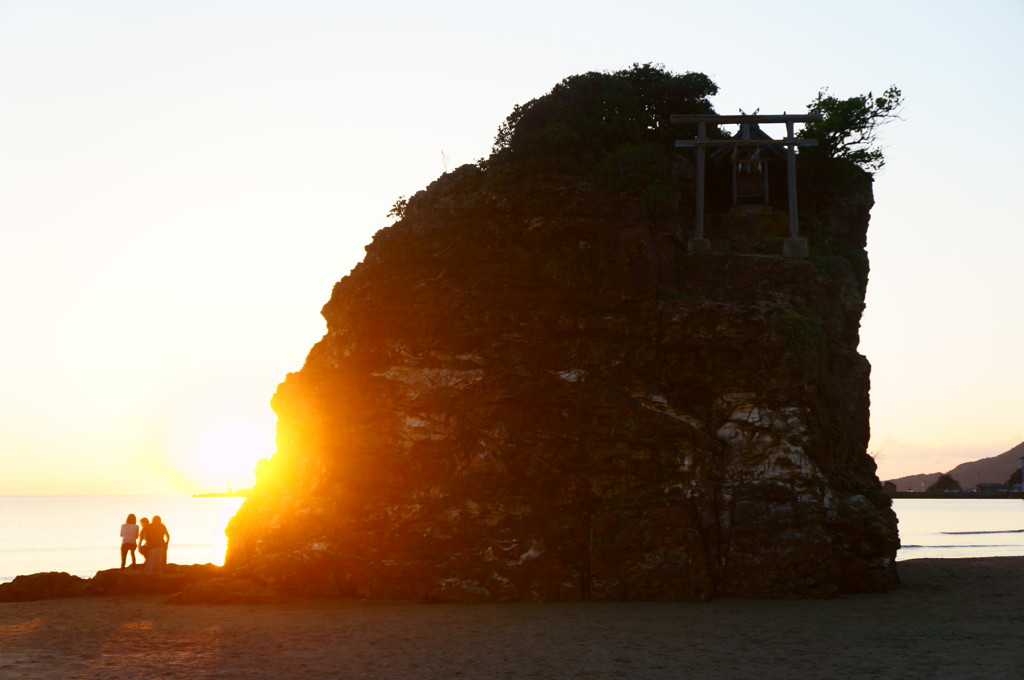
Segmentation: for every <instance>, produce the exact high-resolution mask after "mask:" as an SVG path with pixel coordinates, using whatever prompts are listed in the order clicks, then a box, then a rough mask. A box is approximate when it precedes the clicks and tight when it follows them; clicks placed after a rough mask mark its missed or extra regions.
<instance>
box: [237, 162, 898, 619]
mask: <svg viewBox="0 0 1024 680" xmlns="http://www.w3.org/2000/svg"><path fill="white" fill-rule="evenodd" d="M685 165H686V164H685V161H677V162H676V164H675V166H674V169H673V174H672V177H673V178H674V179H673V180H672V181H673V182H675V183H676V185H675V186H676V188H677V190H678V191H677V198H678V196H680V195H681V196H683V197H684V198H685V196H687V195H689V194H688V192H691V191H692V185H690V184H687V180H686V179H685V177H686V176H687V175H688V173H687V172H685V171H683V172H680V171H679V168H680V167H682V168H683V169H684V170H685ZM844 182H845V184H844V187H843V189H842V191H840V192H838V193H836V194H835V195H833V196H829V197H821V196H818V197H815V203H816V204H820V206H821V207H820V209H819V210H818V212H817V213H816V215H815V217H814V218H813V220H812V219H811V218H809V217H808V218H807V222H808V225H809V226H808V234H809V235H810V236H811V238H812V243H811V248H812V257H811V258H809V259H803V260H799V259H786V258H783V257H781V256H778V255H775V254H764V253H768V252H773V253H778V252H780V247H779V241H778V239H777V238H775V237H774V236H771V235H770V234H769V235H765V234H762V235H761V236H758V237H756V238H753V237H751V236H750V233H752V232H750V230H749V229H748V230H747V234H746V235H745V236H744V237H743V239H741V240H739V241H737V243H742V248H732V249H727V246H728V243H727V236H728V234H727V231H728V229H729V224H730V220H732V221H733V222H737V221H739V222H744V221H747V222H749V219H751V218H750V217H749V216H739V217H736V216H734V217H733V218H723V219H722V220H720V221H717V222H716V221H712V223H711V225H710V227H709V228H710V229H711V230H712V232H714V230H715V229H719V230H720V233H718V235H716V234H715V233H713V234H712V235H713V237H714V238H716V239H719V237H721V238H720V240H716V242H715V246H716V247H715V250H714V251H712V252H709V253H699V254H688V253H687V251H686V239H685V237H683V232H684V230H685V222H686V215H689V212H688V211H683V212H680V213H678V214H675V215H674V216H673V215H671V214H669V213H671V211H668V213H666V211H664V210H662V211H660V212H659V211H658V210H652V209H650V205H649V204H648V203H645V202H644V200H643V199H641V198H636V197H634V196H631V195H629V193H628V192H619V193H617V192H614V191H607V190H605V189H604V188H599V187H598V186H597V185H595V184H594V183H593V182H590V181H588V180H586V179H581V178H579V177H573V176H571V175H565V174H557V173H539V174H531V175H529V176H526V177H520V178H514V179H511V180H506V181H502V182H495V181H493V178H490V177H488V172H485V171H482V170H480V169H478V168H477V167H475V166H465V167H462V168H459V169H458V170H456V171H454V172H452V173H449V174H446V175H444V176H442V177H441V178H440V179H439V180H437V181H436V182H434V183H433V184H432V185H431V186H430V187H429V188H428V189H427V190H426V191H423V192H420V193H419V194H417V195H416V196H415V197H413V199H412V200H411V201H410V202H409V204H408V208H407V209H406V212H405V216H404V218H403V219H401V220H400V221H398V222H397V223H395V224H394V225H392V226H390V227H388V228H385V229H383V230H381V231H380V232H379V233H378V234H377V235H376V237H375V238H374V240H373V242H372V244H370V245H369V246H368V247H367V254H366V258H365V260H364V261H363V262H362V263H360V264H359V265H358V266H356V267H355V269H353V271H352V272H351V273H350V274H349V275H348V276H346V277H345V278H343V279H342V280H341V281H340V282H339V283H338V284H337V285H336V286H335V288H334V291H333V294H332V296H331V299H330V301H329V302H328V303H327V305H326V306H325V307H324V309H323V314H324V317H325V318H326V320H327V325H328V330H327V334H326V335H325V336H324V338H323V339H322V340H321V341H320V342H319V343H318V344H317V345H316V346H315V347H314V348H313V349H312V351H311V352H310V354H309V356H308V358H307V360H306V363H305V365H304V367H303V368H302V370H301V371H299V372H297V373H292V374H290V375H288V377H287V379H286V380H285V381H284V383H282V384H281V386H280V388H279V389H278V392H277V394H276V395H275V396H274V400H273V406H274V409H275V411H276V412H277V414H278V417H279V426H278V451H277V453H276V454H275V456H274V457H273V458H272V459H271V460H270V461H269V462H267V463H266V464H264V465H263V466H262V467H261V469H260V470H259V475H258V481H257V484H256V487H255V489H254V493H253V495H252V496H251V497H250V498H249V499H248V500H247V501H246V503H245V504H244V505H243V507H242V509H241V510H240V512H239V513H238V515H237V516H236V517H235V518H234V520H233V521H232V523H231V525H230V527H229V530H228V531H229V551H228V564H227V567H228V569H229V570H230V569H234V570H235V573H236V574H239V575H243V576H247V577H252V578H256V579H258V580H261V581H262V582H264V583H268V584H271V585H274V586H276V587H282V588H284V589H285V590H286V591H288V592H292V593H297V594H307V595H329V596H334V595H349V596H360V597H378V598H415V599H428V600H455V601H477V600H581V599H595V600H631V599H644V600H647V599H658V600H672V599H698V600H699V599H706V598H710V597H714V596H750V597H789V596H830V595H833V594H835V593H838V592H857V591H878V590H884V589H886V588H888V587H890V586H891V585H892V584H894V583H895V581H896V571H895V565H894V562H893V559H894V557H895V551H896V549H897V547H898V539H897V535H896V520H895V516H894V514H893V513H892V511H891V509H890V508H889V501H888V500H887V499H885V498H884V497H882V496H880V495H879V493H878V487H879V485H878V480H877V478H876V477H875V472H874V470H875V467H874V462H873V460H872V459H871V458H870V457H869V456H868V455H867V454H866V445H867V439H868V385H869V366H868V363H867V361H866V359H865V358H864V357H863V356H861V355H860V354H858V352H857V345H858V329H859V323H860V316H861V312H862V310H863V299H864V290H865V286H866V276H867V270H866V257H865V253H864V245H865V235H866V229H867V222H868V209H869V208H870V205H871V188H870V178H869V177H868V176H867V175H865V174H863V173H859V174H858V173H849V176H848V177H846V179H845V180H844ZM679 215H684V217H682V218H680V217H679ZM767 222H769V223H770V222H772V219H767ZM681 223H682V224H681ZM753 231H754V232H756V231H757V229H756V225H755V228H754V230H753ZM722 234H724V236H722ZM755 235H756V234H755ZM752 243H753V244H756V245H757V247H752V246H751V244H752ZM765 244H768V245H770V246H771V247H772V248H765V247H762V246H764V245H765Z"/></svg>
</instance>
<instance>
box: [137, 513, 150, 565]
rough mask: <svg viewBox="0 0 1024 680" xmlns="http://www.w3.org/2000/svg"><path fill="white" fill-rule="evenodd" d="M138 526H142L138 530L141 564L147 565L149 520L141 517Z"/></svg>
mask: <svg viewBox="0 0 1024 680" xmlns="http://www.w3.org/2000/svg"><path fill="white" fill-rule="evenodd" d="M139 524H141V525H142V528H141V529H140V530H139V554H140V555H142V559H143V562H144V563H145V564H149V543H147V542H146V538H147V537H148V534H149V520H148V519H146V518H145V517H143V518H142V519H140V520H139Z"/></svg>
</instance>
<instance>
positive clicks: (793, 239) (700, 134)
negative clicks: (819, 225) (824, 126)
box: [670, 113, 823, 257]
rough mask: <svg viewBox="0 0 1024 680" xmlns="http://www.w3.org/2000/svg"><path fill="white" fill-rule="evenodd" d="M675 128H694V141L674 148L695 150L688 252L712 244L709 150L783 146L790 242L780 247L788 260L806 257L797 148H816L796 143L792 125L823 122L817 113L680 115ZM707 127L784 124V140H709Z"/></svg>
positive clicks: (813, 142)
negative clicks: (707, 227) (707, 223)
mask: <svg viewBox="0 0 1024 680" xmlns="http://www.w3.org/2000/svg"><path fill="white" fill-rule="evenodd" d="M670 120H671V122H672V123H675V124H694V123H695V124H696V125H697V138H696V139H678V140H676V148H695V149H696V150H697V214H696V221H695V225H694V236H693V238H691V239H690V243H689V249H690V250H691V251H701V250H710V249H711V241H709V240H708V239H706V238H704V155H705V151H706V150H707V148H708V147H711V146H755V145H756V146H785V147H786V171H787V183H788V184H789V187H788V188H789V238H788V239H786V241H785V243H784V244H783V254H785V255H787V256H790V257H805V256H806V255H807V240H806V239H803V238H800V226H799V225H800V223H799V217H798V215H797V200H796V147H798V146H817V144H818V140H816V139H797V138H796V136H795V135H794V133H793V132H794V131H793V125H794V124H796V123H818V122H821V121H822V120H823V118H822V116H821V115H820V114H817V113H804V114H787V113H783V114H753V115H749V116H748V115H745V114H740V115H732V116H715V115H706V114H701V115H680V114H672V115H671V117H670ZM708 123H711V124H713V125H736V124H738V125H740V126H741V128H740V129H741V130H743V129H744V127H743V126H746V125H748V124H751V123H756V124H761V123H784V124H785V125H786V137H785V139H759V140H751V139H735V138H733V139H708V134H707V126H708Z"/></svg>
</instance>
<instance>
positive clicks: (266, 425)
mask: <svg viewBox="0 0 1024 680" xmlns="http://www.w3.org/2000/svg"><path fill="white" fill-rule="evenodd" d="M267 411H268V413H267V414H261V413H255V414H244V415H238V414H235V415H229V416H223V415H218V414H211V415H210V416H206V417H202V418H197V419H194V420H192V421H190V422H187V423H184V424H183V425H182V426H181V427H180V429H179V431H178V432H177V433H176V437H175V439H174V441H173V442H172V445H171V460H170V461H168V464H169V465H170V466H171V467H175V468H178V469H179V470H180V472H181V474H182V475H183V476H184V477H186V478H187V479H190V480H193V481H194V483H195V484H196V486H197V487H198V488H199V489H200V490H202V491H225V490H228V489H245V488H251V487H252V485H253V483H254V482H255V471H256V463H257V461H259V459H260V458H268V457H269V456H270V455H271V454H272V453H273V449H274V421H273V417H272V416H273V414H271V413H269V409H268V410H267Z"/></svg>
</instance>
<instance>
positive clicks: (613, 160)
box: [482, 64, 718, 183]
mask: <svg viewBox="0 0 1024 680" xmlns="http://www.w3.org/2000/svg"><path fill="white" fill-rule="evenodd" d="M717 92H718V86H717V85H715V83H714V82H712V81H711V79H710V78H708V77H707V76H706V75H704V74H702V73H685V74H676V73H672V72H670V71H666V70H665V69H664V68H663V67H661V66H656V65H652V64H633V66H632V67H630V68H628V69H623V70H621V71H616V72H614V73H607V72H595V71H591V72H589V73H584V74H581V75H575V76H570V77H568V78H566V79H565V80H563V81H562V82H560V83H558V84H557V85H555V87H554V88H552V90H551V91H550V92H548V93H547V94H546V95H544V96H542V97H538V98H536V99H532V100H530V101H528V102H527V103H525V104H522V105H517V106H516V107H515V108H514V109H513V110H512V113H511V114H509V116H508V118H506V119H505V122H503V123H502V124H501V126H500V127H499V128H498V134H497V136H496V137H495V140H494V148H493V152H492V154H491V157H490V158H489V159H487V160H486V161H484V162H483V163H482V165H483V166H484V167H485V168H486V169H487V170H488V171H494V172H495V173H496V174H498V175H499V176H502V177H505V176H509V175H512V176H521V175H525V174H532V173H536V172H549V171H554V172H566V173H572V174H584V175H595V176H598V177H600V176H602V175H609V174H611V175H616V176H620V177H622V178H631V179H633V181H634V183H636V182H637V181H638V180H637V178H641V179H640V180H639V181H640V182H642V181H643V178H653V175H654V173H655V170H656V172H657V174H664V159H665V158H666V156H667V154H668V153H669V151H670V150H671V149H672V148H673V140H674V139H676V138H677V137H680V136H681V135H683V134H684V133H685V132H686V131H685V130H684V129H681V128H679V127H678V126H676V127H670V125H669V115H670V114H672V113H684V114H685V113H713V112H714V111H713V109H712V107H711V103H710V102H709V101H708V97H710V96H712V95H714V94H716V93H717Z"/></svg>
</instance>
